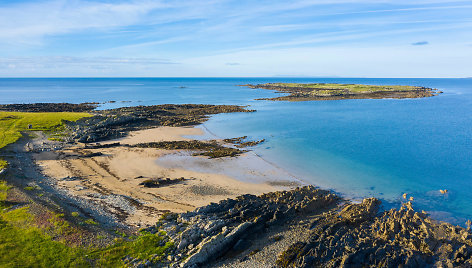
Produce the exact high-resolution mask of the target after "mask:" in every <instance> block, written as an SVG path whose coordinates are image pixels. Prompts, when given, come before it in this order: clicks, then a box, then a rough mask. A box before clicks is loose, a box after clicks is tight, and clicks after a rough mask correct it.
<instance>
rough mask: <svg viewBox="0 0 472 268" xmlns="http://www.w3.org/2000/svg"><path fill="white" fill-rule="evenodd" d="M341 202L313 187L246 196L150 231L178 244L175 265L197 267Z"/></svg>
mask: <svg viewBox="0 0 472 268" xmlns="http://www.w3.org/2000/svg"><path fill="white" fill-rule="evenodd" d="M339 200H340V199H339V197H337V196H336V195H334V194H332V193H331V192H329V191H325V190H320V189H318V188H315V187H313V186H306V187H303V188H297V189H295V190H292V191H281V192H274V193H269V194H264V195H261V196H254V195H243V196H240V197H238V198H236V199H227V200H223V201H221V202H219V203H218V204H216V203H212V204H210V205H208V206H205V207H201V208H198V209H197V210H195V211H192V212H187V213H183V214H180V215H178V214H167V215H166V216H164V217H163V219H162V220H161V221H160V222H159V223H158V225H156V226H154V227H150V228H148V229H146V231H149V232H151V233H156V232H158V231H159V230H163V231H165V232H166V233H167V235H168V236H169V237H170V238H171V240H173V241H174V244H175V245H176V248H175V251H174V253H173V255H172V257H170V259H171V260H172V265H175V266H181V267H195V266H199V265H203V264H205V263H208V262H211V261H213V260H215V259H217V258H219V257H220V256H223V255H224V254H225V253H226V252H228V251H230V250H231V249H232V248H233V247H234V246H235V245H237V244H238V242H240V241H242V240H243V239H244V238H245V237H247V236H251V235H255V234H257V233H258V232H260V231H261V230H262V229H264V228H270V226H273V225H277V224H282V223H284V222H285V221H286V220H287V219H290V218H292V217H294V216H295V215H304V214H309V213H312V212H314V211H317V210H319V209H325V208H328V207H330V206H331V205H334V204H336V203H337V202H338V201H339ZM239 244H241V243H239Z"/></svg>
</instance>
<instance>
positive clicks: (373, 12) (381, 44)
mask: <svg viewBox="0 0 472 268" xmlns="http://www.w3.org/2000/svg"><path fill="white" fill-rule="evenodd" d="M64 76H66V77H68V76H74V77H115V76H126V77H130V76H146V77H175V76H177V77H179V76H192V77H193V76H196V77H198V76H206V77H208V76H209V77H216V76H298V77H300V76H311V77H332V76H340V77H470V76H472V1H448V0H424V1H406V0H396V1H388V0H384V1H382V0H380V1H379V0H365V1H350V0H332V1H327V0H317V1H307V0H293V1H265V0H262V1H246V0H237V1H229V0H228V1H225V0H221V1H217V0H199V1H192V0H187V1H180V0H172V1H159V0H156V1H106V0H103V1H82V0H70V1H65V0H52V1H39V0H36V1H25V0H23V1H8V0H7V1H6V0H2V1H0V77H64Z"/></svg>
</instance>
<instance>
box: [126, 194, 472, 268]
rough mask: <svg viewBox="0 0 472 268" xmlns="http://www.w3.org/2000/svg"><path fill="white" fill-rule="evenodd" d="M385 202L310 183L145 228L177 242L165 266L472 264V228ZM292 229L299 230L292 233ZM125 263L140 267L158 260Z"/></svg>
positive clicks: (242, 198) (174, 216) (176, 216)
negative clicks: (354, 198) (353, 200)
mask: <svg viewBox="0 0 472 268" xmlns="http://www.w3.org/2000/svg"><path fill="white" fill-rule="evenodd" d="M380 205H381V202H380V201H379V200H377V199H375V198H369V199H365V200H364V201H363V202H362V203H360V204H350V203H346V202H345V200H342V199H341V198H339V197H338V196H337V195H335V194H333V193H331V192H329V191H325V190H320V189H318V188H315V187H313V186H306V187H302V188H297V189H295V190H291V191H281V192H274V193H269V194H264V195H261V196H254V195H243V196H240V197H238V198H237V199H227V200H223V201H221V202H219V203H218V204H215V203H214V204H210V205H208V206H205V207H201V208H198V209H196V210H195V211H193V212H188V213H183V214H172V213H170V214H167V215H165V216H164V217H162V219H161V220H160V221H159V222H158V224H157V225H156V226H152V227H149V228H147V229H145V230H144V231H147V232H151V233H157V232H160V231H165V232H166V233H167V236H168V239H169V241H173V242H174V244H175V248H174V249H173V250H172V251H170V252H168V256H167V260H166V261H164V262H163V263H161V264H162V265H163V266H166V267H201V266H205V267H206V266H210V267H212V266H215V267H220V266H225V267H266V266H267V267H274V266H276V267H361V266H362V267H402V266H403V267H452V266H464V267H470V265H472V255H471V254H472V235H471V232H470V230H469V229H465V228H461V227H457V226H453V225H451V224H448V223H442V222H436V221H434V220H431V219H430V218H429V217H428V216H427V215H426V214H425V213H422V212H416V211H414V209H413V208H412V204H411V203H410V202H408V203H405V204H403V205H402V207H401V208H400V209H391V210H388V211H381V210H380ZM303 226H304V228H298V227H303ZM293 228H295V229H297V228H298V229H297V230H299V232H298V233H297V232H295V233H293V232H291V233H289V232H288V231H289V229H293ZM267 234H270V235H267ZM294 234H295V235H294ZM288 235H291V236H292V237H286V236H288ZM287 238H289V239H288V240H287ZM284 239H285V241H282V240H284ZM280 241H282V242H283V243H282V245H283V246H282V247H280V251H279V252H278V253H277V254H276V256H272V258H271V257H270V256H268V254H270V253H271V252H269V249H271V244H274V243H278V242H280ZM287 241H291V242H292V243H291V244H288V243H287ZM279 244H280V243H279ZM272 248H273V247H272ZM126 261H127V264H128V265H130V266H136V267H139V266H146V264H149V263H151V262H150V260H139V259H127V260H126Z"/></svg>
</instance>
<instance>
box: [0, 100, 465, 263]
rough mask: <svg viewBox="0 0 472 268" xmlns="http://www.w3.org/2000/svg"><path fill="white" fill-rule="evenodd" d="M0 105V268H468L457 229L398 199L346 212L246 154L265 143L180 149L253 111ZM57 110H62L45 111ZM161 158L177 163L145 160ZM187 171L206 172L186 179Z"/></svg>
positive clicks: (244, 140)
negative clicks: (219, 123)
mask: <svg viewBox="0 0 472 268" xmlns="http://www.w3.org/2000/svg"><path fill="white" fill-rule="evenodd" d="M0 108H1V109H3V110H9V112H0V137H3V139H1V140H0V141H1V142H2V143H0V148H1V150H0V157H2V158H3V159H4V160H6V161H5V162H3V163H4V164H3V166H0V169H2V170H3V172H1V173H0V238H1V240H2V247H0V253H1V254H0V263H2V264H5V266H11V267H19V266H43V267H50V266H65V267H67V266H79V267H117V266H120V267H121V266H124V267H340V266H342V267H359V266H363V267H399V266H404V267H434V266H436V267H446V266H448V267H452V266H463V267H469V266H470V265H471V264H472V234H471V232H470V225H471V223H470V222H468V223H467V225H468V228H463V227H459V226H453V225H451V224H448V223H444V222H437V221H435V220H433V219H431V218H429V216H428V214H427V213H426V212H417V211H415V210H414V208H413V205H414V203H412V202H409V201H407V200H410V199H407V198H408V196H406V195H405V196H404V200H403V201H404V202H403V204H402V205H401V206H400V207H399V208H397V209H395V208H393V209H390V210H387V211H385V210H382V209H381V202H380V201H379V200H377V199H375V198H367V199H364V200H363V201H362V203H352V202H350V201H349V200H346V199H343V198H341V197H340V196H338V195H336V194H335V193H333V192H331V191H327V190H322V189H319V188H316V187H314V186H311V185H310V186H308V185H306V184H305V183H303V182H302V181H296V180H294V179H291V180H288V179H287V178H288V177H289V175H287V174H282V178H284V179H280V178H277V173H280V172H281V171H280V170H274V167H268V166H262V165H267V163H266V162H264V161H263V160H262V159H258V157H257V156H254V155H253V156H251V154H250V148H251V147H252V146H257V145H258V144H260V143H263V142H264V140H258V141H251V140H249V139H248V137H245V136H244V137H235V138H230V139H224V140H191V139H190V138H188V135H199V134H201V133H200V132H201V130H200V129H198V128H194V127H193V126H195V125H198V124H200V123H202V122H204V121H205V120H206V119H207V118H208V115H211V114H216V113H232V112H252V111H251V110H248V109H246V108H245V107H241V106H232V105H195V104H188V105H155V106H138V107H125V108H119V109H112V110H104V111H97V110H93V109H91V108H90V107H89V106H87V105H85V106H84V105H81V106H76V105H73V104H34V105H28V104H22V105H10V106H8V105H4V106H1V107H0ZM30 109H31V110H30ZM63 110H65V111H74V112H57V111H63ZM32 111H34V112H32ZM38 111H40V112H38ZM52 111H54V112H52ZM77 111H81V112H77ZM84 111H87V112H84ZM2 147H3V148H2ZM241 148H244V149H241ZM166 157H167V158H168V157H170V159H171V160H172V159H174V160H173V163H174V164H181V165H183V166H176V167H174V166H170V167H166V166H162V165H161V163H163V162H156V161H158V160H159V159H162V158H166ZM215 158H217V159H215ZM195 159H196V160H195ZM245 159H246V160H245ZM194 160H195V161H196V162H195V161H194ZM244 161H246V162H244ZM6 162H8V164H7V163H6ZM170 162H172V161H170ZM192 163H198V164H199V166H200V167H202V166H204V167H210V169H211V168H212V169H213V172H212V173H209V172H207V173H205V172H200V171H195V170H191V169H189V168H190V166H191V165H192ZM225 164H226V166H224V168H222V165H225ZM250 164H252V165H253V166H256V167H262V168H261V169H260V170H250V167H249V166H250ZM226 167H230V168H233V169H235V170H239V171H240V174H241V175H242V174H247V173H251V174H253V175H254V174H260V173H261V172H263V171H264V170H265V169H266V170H267V174H264V176H261V178H259V180H257V178H258V177H257V176H256V175H254V176H253V177H252V179H251V181H242V180H240V178H239V177H237V176H235V177H231V176H229V175H225V174H224V173H221V172H222V170H224V169H226ZM38 245H40V246H39V247H38Z"/></svg>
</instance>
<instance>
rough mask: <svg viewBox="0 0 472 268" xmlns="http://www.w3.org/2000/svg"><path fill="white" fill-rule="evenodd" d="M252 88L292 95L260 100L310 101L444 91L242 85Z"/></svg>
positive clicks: (429, 94)
mask: <svg viewBox="0 0 472 268" xmlns="http://www.w3.org/2000/svg"><path fill="white" fill-rule="evenodd" d="M242 86H247V87H250V88H263V89H270V90H276V91H277V92H279V93H289V94H290V95H287V96H281V97H275V98H262V99H258V100H274V101H310V100H343V99H386V98H391V99H405V98H424V97H432V96H436V95H437V94H439V93H442V91H439V90H437V89H433V88H427V87H420V86H398V85H394V86H391V85H388V86H378V85H361V84H332V83H310V84H303V83H266V84H258V85H242Z"/></svg>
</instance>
